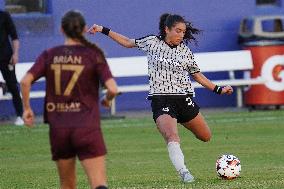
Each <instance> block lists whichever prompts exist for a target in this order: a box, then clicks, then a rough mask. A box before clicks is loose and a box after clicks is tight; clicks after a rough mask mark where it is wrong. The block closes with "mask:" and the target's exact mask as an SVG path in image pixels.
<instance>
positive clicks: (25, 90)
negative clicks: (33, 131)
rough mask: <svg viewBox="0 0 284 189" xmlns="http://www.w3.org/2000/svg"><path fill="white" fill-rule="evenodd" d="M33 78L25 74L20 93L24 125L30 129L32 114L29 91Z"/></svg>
mask: <svg viewBox="0 0 284 189" xmlns="http://www.w3.org/2000/svg"><path fill="white" fill-rule="evenodd" d="M33 81H34V77H33V75H32V74H31V73H29V72H28V73H27V74H26V75H25V76H24V77H23V79H22V80H21V93H22V98H23V108H24V113H23V119H24V122H25V125H27V126H28V127H32V126H33V123H34V113H33V110H32V108H31V105H30V90H31V85H32V82H33Z"/></svg>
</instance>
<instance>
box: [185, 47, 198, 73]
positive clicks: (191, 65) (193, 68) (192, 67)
mask: <svg viewBox="0 0 284 189" xmlns="http://www.w3.org/2000/svg"><path fill="white" fill-rule="evenodd" d="M185 59H186V60H185V61H186V62H187V71H188V72H189V73H190V74H191V75H192V74H195V73H198V72H200V69H199V67H198V65H197V63H196V62H195V60H194V55H193V53H192V52H191V50H190V49H189V48H187V50H186V52H185Z"/></svg>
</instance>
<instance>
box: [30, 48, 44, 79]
mask: <svg viewBox="0 0 284 189" xmlns="http://www.w3.org/2000/svg"><path fill="white" fill-rule="evenodd" d="M46 60H47V51H44V52H43V53H42V54H41V55H39V57H38V58H37V59H36V61H35V63H34V65H33V66H32V67H31V69H30V70H29V71H28V73H31V74H32V75H33V76H34V80H35V81H36V80H38V79H39V78H41V77H43V76H45V73H46V68H47V67H46Z"/></svg>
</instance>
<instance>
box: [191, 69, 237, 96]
mask: <svg viewBox="0 0 284 189" xmlns="http://www.w3.org/2000/svg"><path fill="white" fill-rule="evenodd" d="M191 76H192V77H193V79H194V80H195V81H196V82H198V83H200V84H201V85H202V86H203V87H205V88H207V89H209V90H211V91H214V92H216V93H218V94H228V95H230V94H232V93H233V88H232V87H231V86H230V85H227V86H225V87H220V86H217V85H215V84H214V83H213V82H212V81H210V80H209V79H208V78H207V77H206V76H205V75H203V74H202V73H201V72H197V73H194V74H192V75H191Z"/></svg>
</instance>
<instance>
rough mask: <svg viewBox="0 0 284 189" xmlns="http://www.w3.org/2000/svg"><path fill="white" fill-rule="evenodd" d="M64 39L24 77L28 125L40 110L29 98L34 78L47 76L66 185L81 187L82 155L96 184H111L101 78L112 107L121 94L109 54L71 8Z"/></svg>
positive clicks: (48, 114) (47, 113)
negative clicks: (101, 111) (78, 166)
mask: <svg viewBox="0 0 284 189" xmlns="http://www.w3.org/2000/svg"><path fill="white" fill-rule="evenodd" d="M61 27H62V32H63V34H64V36H65V43H64V45H60V46H56V47H53V48H51V49H48V50H45V51H44V52H43V53H42V54H41V55H40V56H39V57H38V58H37V60H36V62H35V64H34V65H33V66H32V68H31V69H30V70H29V71H28V72H27V74H26V75H25V76H24V78H23V79H22V81H21V88H22V95H23V105H24V113H23V118H24V122H25V124H26V125H27V126H32V125H33V121H34V114H33V111H32V109H31V106H30V102H29V92H30V88H31V84H32V83H33V82H34V81H36V80H37V79H39V78H40V77H45V78H46V96H45V108H44V121H45V122H46V123H48V124H49V126H50V132H49V137H50V144H51V152H52V160H54V161H56V165H57V168H58V173H59V178H60V187H61V188H62V189H67V188H68V189H71V188H76V173H75V169H76V168H75V162H76V157H78V159H79V160H80V161H81V164H82V166H83V168H84V170H85V172H86V174H87V177H88V180H89V184H90V186H91V188H92V189H95V188H96V189H105V188H107V182H106V171H105V154H106V147H105V143H104V139H103V135H102V131H101V128H100V115H99V105H98V101H99V100H98V98H99V84H100V83H104V85H105V87H106V89H107V92H106V95H105V96H104V98H103V99H102V101H101V103H102V104H103V105H104V106H107V107H109V106H110V103H111V100H112V99H113V98H114V97H115V96H116V94H117V86H116V82H115V80H114V79H113V77H112V74H111V72H110V70H109V67H108V64H107V62H106V59H105V57H104V54H103V52H102V50H101V49H99V47H97V46H96V45H95V44H93V43H90V42H89V41H87V40H86V39H85V37H84V33H85V32H86V31H87V27H86V24H85V20H84V17H83V16H82V14H81V13H80V12H78V11H74V10H71V11H68V12H67V13H65V15H64V16H63V18H62V20H61Z"/></svg>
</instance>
